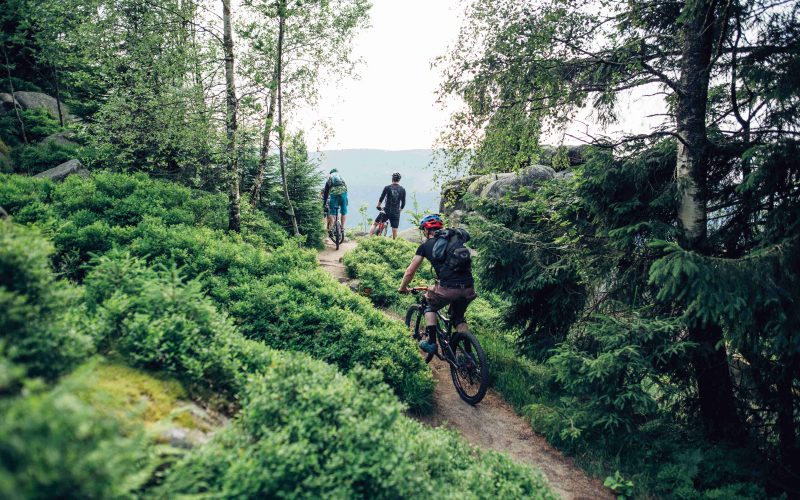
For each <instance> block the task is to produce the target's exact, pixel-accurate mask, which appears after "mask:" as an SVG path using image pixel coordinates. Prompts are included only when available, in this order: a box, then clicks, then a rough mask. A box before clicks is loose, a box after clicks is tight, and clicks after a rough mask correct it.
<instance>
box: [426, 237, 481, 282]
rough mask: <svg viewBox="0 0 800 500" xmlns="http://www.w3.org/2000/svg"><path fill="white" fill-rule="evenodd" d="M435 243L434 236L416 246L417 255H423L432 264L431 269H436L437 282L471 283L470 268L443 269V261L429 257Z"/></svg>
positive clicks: (431, 254)
mask: <svg viewBox="0 0 800 500" xmlns="http://www.w3.org/2000/svg"><path fill="white" fill-rule="evenodd" d="M435 243H436V238H428V241H426V242H425V243H423V244H422V245H420V246H419V247H418V248H417V255H421V256H423V257H425V258H426V259H428V262H430V263H431V265H433V270H434V271H436V277H437V278H439V282H440V283H441V284H443V285H472V284H473V283H474V280H473V279H472V271H471V270H469V269H464V270H461V271H452V270H450V269H443V267H444V262H436V261H434V260H433V259H432V258H431V257H432V256H433V245H434V244H435Z"/></svg>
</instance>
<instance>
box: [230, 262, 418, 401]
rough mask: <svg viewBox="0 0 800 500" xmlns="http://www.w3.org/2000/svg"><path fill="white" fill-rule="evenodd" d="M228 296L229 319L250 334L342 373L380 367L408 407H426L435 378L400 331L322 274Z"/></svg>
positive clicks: (281, 277) (274, 278) (277, 277)
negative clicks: (330, 364)
mask: <svg viewBox="0 0 800 500" xmlns="http://www.w3.org/2000/svg"><path fill="white" fill-rule="evenodd" d="M290 252H291V249H286V250H284V251H278V252H276V254H278V255H286V254H290V255H291V253H290ZM294 253H296V249H295V251H294ZM231 296H232V301H231V304H230V312H231V316H232V317H233V318H235V320H236V322H237V324H238V325H239V328H240V329H241V331H242V332H243V333H244V334H245V335H246V336H248V337H250V338H253V339H257V340H261V341H264V342H266V343H267V344H269V345H271V346H273V347H276V348H282V349H289V350H296V351H302V352H306V353H309V354H311V355H312V356H314V357H315V358H318V359H322V360H324V361H327V362H329V363H333V364H336V365H337V366H339V367H340V368H341V369H342V370H345V371H348V370H351V369H352V368H354V367H355V366H356V365H357V364H361V365H363V366H367V367H372V368H376V369H378V370H379V371H381V372H382V374H383V378H384V380H385V381H386V382H387V383H388V384H389V385H390V386H391V387H393V388H394V390H395V392H396V393H397V395H398V396H399V397H400V398H401V399H402V400H403V401H405V402H406V403H408V405H409V406H410V407H411V408H413V409H415V410H419V411H427V410H428V409H429V405H430V400H431V394H432V391H433V379H432V377H431V375H430V372H429V370H428V369H427V367H426V366H425V365H424V363H423V362H422V360H421V359H420V357H419V356H418V355H417V349H416V347H415V346H414V343H413V342H412V341H411V337H410V336H409V335H407V334H406V332H405V329H404V328H403V326H402V325H401V324H400V323H398V322H396V321H393V320H390V319H388V318H386V317H385V316H384V315H383V314H381V313H380V312H378V311H376V310H375V309H374V308H373V307H372V306H371V305H370V303H369V301H367V300H366V299H364V298H362V297H358V296H357V295H354V294H352V293H351V292H350V291H349V290H347V288H345V287H344V286H342V285H341V284H339V283H337V282H336V281H335V280H334V279H333V278H331V277H330V276H329V275H328V274H327V273H325V272H324V271H322V270H321V269H319V268H308V269H301V270H295V271H290V272H287V273H286V274H274V275H270V276H267V277H266V278H264V279H261V280H258V281H252V282H248V283H246V284H243V285H241V286H238V287H236V288H234V289H233V290H231Z"/></svg>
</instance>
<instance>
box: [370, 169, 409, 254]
mask: <svg viewBox="0 0 800 500" xmlns="http://www.w3.org/2000/svg"><path fill="white" fill-rule="evenodd" d="M383 200H386V205H385V206H384V207H383V209H381V203H383ZM376 208H377V209H378V211H379V212H380V214H379V215H378V217H379V218H380V220H379V219H378V218H376V219H375V222H373V223H372V229H370V230H369V235H370V236H372V235H373V234H374V233H375V229H376V228H377V227H378V224H380V223H381V222H385V221H386V220H387V219H388V221H389V224H390V225H391V226H392V239H393V240H396V239H397V228H398V227H399V226H400V212H401V211H402V210H403V209H404V208H406V190H405V188H403V186H401V185H400V173H398V172H395V173H393V174H392V183H391V184H389V185H388V186H386V187H384V188H383V192H382V193H381V197H380V198H379V199H378V205H377V207H376Z"/></svg>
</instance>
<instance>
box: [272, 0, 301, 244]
mask: <svg viewBox="0 0 800 500" xmlns="http://www.w3.org/2000/svg"><path fill="white" fill-rule="evenodd" d="M278 18H279V24H278V60H277V63H278V67H277V69H276V73H277V74H278V88H277V93H278V157H279V161H280V166H281V183H282V184H283V200H284V201H285V202H286V213H287V214H288V215H289V218H290V219H291V220H292V229H293V230H294V235H295V236H300V229H298V227H297V217H296V216H295V213H294V207H293V206H292V200H291V199H289V182H288V180H287V179H286V158H285V157H284V153H283V143H284V135H285V134H284V129H283V108H282V103H283V85H282V84H283V75H282V74H281V72H282V70H283V31H284V29H285V26H286V4H285V2H281V3H280V4H279V5H278Z"/></svg>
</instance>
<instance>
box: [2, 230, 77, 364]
mask: <svg viewBox="0 0 800 500" xmlns="http://www.w3.org/2000/svg"><path fill="white" fill-rule="evenodd" d="M52 252H53V247H52V245H51V244H50V243H49V242H47V240H45V239H44V238H42V237H41V235H39V234H38V233H37V232H36V231H34V230H32V229H29V228H25V227H22V226H18V225H16V224H14V223H12V222H9V221H0V311H1V312H0V332H2V334H1V336H0V340H2V341H5V342H6V345H7V354H8V357H9V359H10V360H11V361H13V362H14V363H16V364H19V365H22V366H24V367H25V368H26V369H27V371H28V373H29V374H30V375H31V376H42V377H45V378H47V379H53V378H55V377H57V376H58V375H60V374H62V373H64V372H65V371H67V370H69V369H70V368H72V367H73V366H75V364H76V363H77V362H78V361H80V360H81V359H83V358H84V357H85V356H87V355H88V354H89V353H90V352H91V350H92V346H91V342H90V339H89V338H88V337H86V336H85V335H84V334H82V333H81V332H80V331H78V329H77V327H76V321H77V317H78V316H79V315H80V310H79V308H78V300H77V299H78V290H76V289H75V287H74V286H72V285H70V284H68V283H66V282H64V281H63V280H57V279H56V278H55V276H54V274H53V271H52V269H51V267H50V255H51V254H52Z"/></svg>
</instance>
